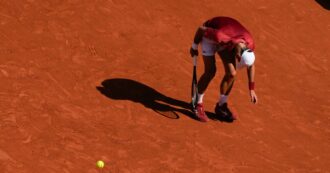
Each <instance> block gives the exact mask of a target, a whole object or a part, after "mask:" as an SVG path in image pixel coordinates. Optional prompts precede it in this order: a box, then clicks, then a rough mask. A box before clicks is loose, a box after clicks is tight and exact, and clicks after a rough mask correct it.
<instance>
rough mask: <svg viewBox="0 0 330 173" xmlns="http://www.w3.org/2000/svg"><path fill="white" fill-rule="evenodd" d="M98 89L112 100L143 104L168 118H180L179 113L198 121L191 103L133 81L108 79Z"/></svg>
mask: <svg viewBox="0 0 330 173" xmlns="http://www.w3.org/2000/svg"><path fill="white" fill-rule="evenodd" d="M96 89H97V90H98V91H99V92H100V93H102V94H103V95H105V96H106V97H108V98H110V99H114V100H130V101H133V102H137V103H141V104H142V105H144V106H145V107H146V108H149V109H152V110H154V111H155V112H157V113H158V114H160V115H162V116H165V117H167V118H171V119H178V118H180V117H179V115H178V114H177V112H178V113H181V114H184V115H186V116H188V117H190V118H192V119H195V120H196V118H195V116H194V114H193V113H192V112H191V105H190V103H187V102H184V101H181V100H177V99H174V98H171V97H168V96H165V95H164V94H162V93H160V92H158V91H156V90H155V89H153V88H151V87H149V86H147V85H145V84H143V83H140V82H137V81H134V80H131V79H123V78H114V79H106V80H104V81H103V82H102V83H101V86H97V87H96Z"/></svg>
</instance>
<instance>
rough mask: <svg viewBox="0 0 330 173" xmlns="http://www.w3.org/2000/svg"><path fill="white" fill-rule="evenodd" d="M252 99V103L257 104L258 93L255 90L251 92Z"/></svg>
mask: <svg viewBox="0 0 330 173" xmlns="http://www.w3.org/2000/svg"><path fill="white" fill-rule="evenodd" d="M250 97H251V102H252V103H254V104H257V102H258V97H257V95H256V92H255V91H254V90H250Z"/></svg>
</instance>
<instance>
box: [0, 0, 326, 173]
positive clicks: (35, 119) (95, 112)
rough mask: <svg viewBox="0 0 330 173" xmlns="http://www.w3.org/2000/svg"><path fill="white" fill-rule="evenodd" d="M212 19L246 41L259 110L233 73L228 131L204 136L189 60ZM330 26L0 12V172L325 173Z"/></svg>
mask: <svg viewBox="0 0 330 173" xmlns="http://www.w3.org/2000/svg"><path fill="white" fill-rule="evenodd" d="M219 15H224V16H230V17H233V18H236V19H237V20H239V21H241V23H242V24H243V25H245V26H246V27H247V28H248V29H249V30H250V32H251V33H252V34H253V36H254V38H255V41H256V56H257V61H256V66H257V74H256V88H257V89H256V91H257V94H258V97H259V104H257V105H253V104H251V103H250V102H249V96H248V89H247V77H246V74H245V71H242V72H239V76H238V80H237V82H236V83H235V86H234V88H233V92H232V95H231V97H230V99H229V105H230V106H231V107H232V109H233V110H234V111H235V112H237V113H238V114H239V120H237V121H235V122H234V123H225V122H221V121H217V120H216V119H213V120H211V121H210V122H208V123H201V122H199V121H196V120H195V119H193V118H191V115H190V113H189V109H187V108H188V103H189V101H190V84H191V72H192V59H191V58H190V57H189V52H188V50H189V47H190V45H191V43H192V39H193V35H194V33H195V31H196V27H197V26H199V25H201V24H202V22H204V21H205V20H206V19H209V18H211V17H214V16H219ZM329 21H330V14H329V10H327V9H326V8H325V7H322V6H321V5H320V4H319V3H317V1H313V0H309V1H304V2H303V3H302V2H301V0H277V1H267V0H246V1H243V0H237V1H235V3H228V1H225V0H219V1H210V0H202V1H188V0H181V1H177V0H167V1H153V0H143V1H129V0H108V1H106V0H97V1H86V0H81V1H79V0H66V1H64V0H15V1H0V40H1V41H0V81H1V85H0V172H3V173H9V172H10V173H30V172H31V173H37V172H47V173H59V172H61V173H62V172H63V173H69V172H72V173H73V172H79V173H82V172H87V173H98V172H101V170H98V169H97V168H96V166H95V164H96V161H97V160H103V161H104V162H105V167H104V169H103V170H102V171H103V173H105V172H107V173H108V172H109V173H110V172H111V173H127V172H133V173H149V172H152V173H159V172H175V173H185V172H189V173H190V172H194V173H197V172H203V173H204V172H207V173H213V172H233V173H246V172H248V173H265V172H267V173H283V172H290V173H321V172H322V173H325V172H330V154H329V153H330V126H329V124H330V113H329V112H330V102H329V98H328V97H329V95H330V89H329V88H330V85H329V84H330V78H329V66H330V62H329V60H328V59H329V57H330V49H329V45H330V23H329ZM217 60H218V61H217V66H218V72H217V75H216V77H215V79H214V80H213V82H212V84H211V85H210V86H209V88H208V90H207V93H206V95H205V99H204V101H205V106H206V109H207V111H208V112H210V113H209V115H212V114H211V113H212V111H213V106H214V104H215V102H216V101H217V99H218V96H219V93H218V88H219V86H218V85H219V82H220V80H221V78H222V75H223V68H222V65H221V62H220V59H217ZM201 65H202V60H201V58H199V61H198V74H199V75H200V74H201V72H202V70H203V69H202V66H201ZM171 111H175V112H177V114H178V117H171V118H167V117H166V116H167V115H170V114H169V112H171ZM161 113H164V115H165V116H163V115H161ZM170 116H171V115H170ZM175 118H176V119H175Z"/></svg>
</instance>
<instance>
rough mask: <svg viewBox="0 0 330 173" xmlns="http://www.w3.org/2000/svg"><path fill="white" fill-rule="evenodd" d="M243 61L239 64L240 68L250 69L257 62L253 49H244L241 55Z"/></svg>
mask: <svg viewBox="0 0 330 173" xmlns="http://www.w3.org/2000/svg"><path fill="white" fill-rule="evenodd" d="M241 57H242V58H241V61H240V62H239V63H238V64H237V67H238V68H242V67H246V66H248V67H250V66H251V65H253V63H254V61H255V59H256V58H255V55H254V53H253V51H252V50H251V49H244V50H243V52H242V55H241Z"/></svg>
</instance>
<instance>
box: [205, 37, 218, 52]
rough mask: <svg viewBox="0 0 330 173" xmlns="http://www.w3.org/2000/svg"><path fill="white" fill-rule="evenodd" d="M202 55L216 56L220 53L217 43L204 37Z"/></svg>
mask: <svg viewBox="0 0 330 173" xmlns="http://www.w3.org/2000/svg"><path fill="white" fill-rule="evenodd" d="M201 45H202V55H203V56H214V55H215V53H216V52H217V51H218V48H217V42H215V41H213V40H210V39H208V38H205V37H203V39H202V42H201Z"/></svg>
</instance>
